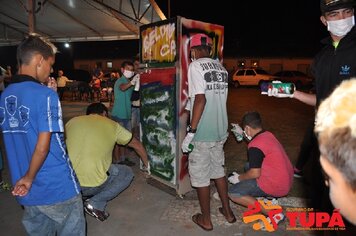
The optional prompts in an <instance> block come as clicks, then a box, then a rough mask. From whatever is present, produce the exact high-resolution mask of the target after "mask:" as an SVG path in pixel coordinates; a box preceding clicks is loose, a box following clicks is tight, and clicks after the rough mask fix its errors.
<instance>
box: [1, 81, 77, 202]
mask: <svg viewBox="0 0 356 236" xmlns="http://www.w3.org/2000/svg"><path fill="white" fill-rule="evenodd" d="M13 80H14V83H12V84H10V85H9V86H8V87H7V88H6V89H5V91H4V92H3V93H2V95H1V101H0V125H1V129H2V133H3V137H4V143H5V149H6V154H7V159H8V162H9V168H10V172H11V179H12V183H13V184H15V183H16V182H17V181H18V180H19V179H20V178H21V177H23V176H24V175H25V173H26V172H27V170H28V168H29V166H30V162H31V159H32V155H33V153H34V151H35V147H36V143H37V139H38V136H39V134H40V133H41V132H50V133H51V141H50V148H49V152H48V154H47V157H46V160H45V161H44V163H43V165H42V166H41V168H40V169H39V171H38V172H37V175H36V177H35V179H34V180H33V183H32V186H31V189H30V191H29V193H28V194H27V195H25V196H23V197H17V200H18V202H19V203H20V204H21V205H27V206H32V205H51V204H55V203H58V202H63V201H65V200H68V199H70V198H73V197H74V196H76V195H77V194H79V193H80V187H79V184H78V180H77V177H76V175H75V172H74V170H73V168H72V166H71V164H70V161H69V157H68V154H67V152H66V146H65V142H64V135H63V132H64V127H63V120H62V109H61V104H60V101H59V99H58V95H57V93H56V92H54V91H53V90H52V89H49V88H47V87H46V86H44V85H41V84H40V83H38V82H37V81H36V80H34V79H33V78H32V77H30V76H26V75H17V76H14V77H13Z"/></svg>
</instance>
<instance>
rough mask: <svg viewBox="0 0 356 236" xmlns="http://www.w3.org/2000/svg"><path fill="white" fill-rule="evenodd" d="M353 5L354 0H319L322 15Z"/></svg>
mask: <svg viewBox="0 0 356 236" xmlns="http://www.w3.org/2000/svg"><path fill="white" fill-rule="evenodd" d="M354 5H355V1H354V0H320V10H321V12H322V13H325V12H329V11H333V10H337V9H341V8H350V7H353V6H354Z"/></svg>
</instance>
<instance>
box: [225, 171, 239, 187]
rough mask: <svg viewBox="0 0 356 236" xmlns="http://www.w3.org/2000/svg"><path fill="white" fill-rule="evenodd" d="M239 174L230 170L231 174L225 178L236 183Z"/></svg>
mask: <svg viewBox="0 0 356 236" xmlns="http://www.w3.org/2000/svg"><path fill="white" fill-rule="evenodd" d="M239 176H240V175H239V174H238V173H236V172H232V174H230V175H229V178H227V180H228V181H229V183H231V184H237V183H239V182H240V180H239Z"/></svg>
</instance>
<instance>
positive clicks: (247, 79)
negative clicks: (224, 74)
mask: <svg viewBox="0 0 356 236" xmlns="http://www.w3.org/2000/svg"><path fill="white" fill-rule="evenodd" d="M278 79H279V77H277V76H274V75H270V74H268V73H267V72H266V71H265V70H262V69H255V68H251V69H239V70H237V71H236V72H235V73H234V75H233V76H232V84H233V85H234V87H235V88H237V87H239V86H240V85H249V86H260V85H261V83H263V82H270V81H272V80H278Z"/></svg>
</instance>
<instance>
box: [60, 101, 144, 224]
mask: <svg viewBox="0 0 356 236" xmlns="http://www.w3.org/2000/svg"><path fill="white" fill-rule="evenodd" d="M65 130H66V134H67V135H66V138H67V139H66V143H67V146H68V152H69V157H70V159H71V162H72V163H73V167H74V170H75V172H76V173H77V176H78V179H79V182H80V185H81V188H82V194H83V196H84V197H87V198H88V199H87V200H86V201H85V202H84V209H85V211H86V212H87V213H88V214H89V215H91V216H93V217H95V218H97V219H98V220H100V221H104V220H106V219H107V218H108V217H109V213H108V212H107V211H106V205H107V202H108V201H110V200H112V199H113V198H115V197H116V196H117V195H119V194H120V193H121V192H122V191H124V190H125V189H126V188H127V187H128V186H129V185H130V183H131V181H132V179H133V177H134V174H133V172H132V170H131V168H130V167H128V166H125V165H118V164H112V150H113V148H114V146H115V145H116V144H120V145H127V146H129V147H132V148H133V149H134V150H135V151H136V153H137V154H138V155H139V156H140V158H141V160H142V162H143V163H144V165H145V167H146V170H147V171H148V172H149V169H150V168H149V163H148V157H147V153H146V150H145V149H144V147H143V145H142V143H140V142H139V141H138V140H137V139H136V138H134V137H133V135H132V134H131V133H130V132H129V131H127V130H126V129H125V128H123V127H122V126H121V125H120V124H118V123H117V122H115V121H113V120H111V119H109V118H108V108H107V107H106V106H105V105H104V104H102V103H92V104H90V105H89V106H88V108H87V111H86V115H84V116H78V117H74V118H72V119H71V120H69V121H68V123H67V124H66V127H65ZM82 137H85V139H83V138H82Z"/></svg>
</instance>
